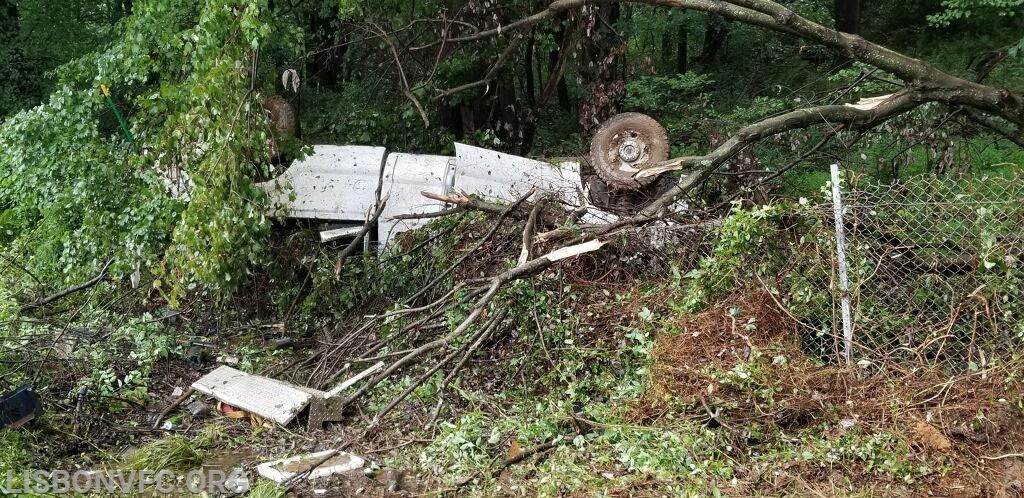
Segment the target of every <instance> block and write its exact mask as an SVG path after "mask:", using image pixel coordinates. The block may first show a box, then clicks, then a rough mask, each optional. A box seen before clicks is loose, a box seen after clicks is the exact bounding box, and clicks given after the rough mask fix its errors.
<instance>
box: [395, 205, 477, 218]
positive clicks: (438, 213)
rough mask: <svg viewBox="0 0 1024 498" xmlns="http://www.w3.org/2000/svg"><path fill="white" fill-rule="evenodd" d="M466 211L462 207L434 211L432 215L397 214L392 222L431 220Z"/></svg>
mask: <svg viewBox="0 0 1024 498" xmlns="http://www.w3.org/2000/svg"><path fill="white" fill-rule="evenodd" d="M462 211H464V209H462V206H456V207H453V208H451V209H442V210H440V211H434V212H432V213H410V214H396V215H394V216H392V217H391V219H392V220H425V219H429V218H443V217H445V216H449V215H452V214H456V213H461V212H462Z"/></svg>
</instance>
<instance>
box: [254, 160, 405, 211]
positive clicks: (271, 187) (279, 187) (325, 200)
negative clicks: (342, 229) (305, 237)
mask: <svg viewBox="0 0 1024 498" xmlns="http://www.w3.org/2000/svg"><path fill="white" fill-rule="evenodd" d="M385 152H386V151H385V149H384V147H363V146H354V145H347V146H339V145H314V146H313V152H312V153H311V154H309V155H308V156H306V157H305V158H304V159H301V160H297V161H295V162H293V163H292V165H291V166H289V167H288V169H287V170H286V171H285V172H284V173H283V174H281V176H279V177H277V178H275V179H273V180H269V181H266V182H263V183H260V184H259V186H260V187H261V188H263V189H264V190H266V191H267V193H269V194H270V198H271V201H272V205H273V206H274V207H275V210H279V209H283V210H284V212H285V213H286V214H287V215H288V216H289V217H291V218H315V219H325V220H363V219H365V218H366V213H367V211H369V209H370V206H372V205H373V203H374V202H375V200H376V197H375V195H374V194H375V192H376V190H377V183H378V179H379V178H380V169H381V167H382V166H383V163H384V157H385ZM292 195H294V196H295V199H294V200H292V199H291V196H292ZM274 214H276V213H274Z"/></svg>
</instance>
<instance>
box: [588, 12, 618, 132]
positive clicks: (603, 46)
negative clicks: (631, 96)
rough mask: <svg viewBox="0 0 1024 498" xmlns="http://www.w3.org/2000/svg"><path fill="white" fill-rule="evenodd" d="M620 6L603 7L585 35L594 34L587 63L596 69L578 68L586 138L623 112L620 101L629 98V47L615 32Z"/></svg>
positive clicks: (589, 45)
mask: <svg viewBox="0 0 1024 498" xmlns="http://www.w3.org/2000/svg"><path fill="white" fill-rule="evenodd" d="M620 14H621V11H620V5H619V4H618V3H612V4H608V5H601V6H600V7H599V8H598V9H595V10H594V11H593V14H592V16H591V17H589V18H586V19H585V22H586V23H587V25H586V29H585V30H584V32H589V33H592V36H591V37H589V38H585V42H584V45H583V47H584V49H583V55H582V57H583V60H586V61H594V63H593V65H592V66H588V67H582V65H581V66H580V67H578V68H577V69H578V70H579V71H580V73H581V76H582V79H583V82H584V84H585V85H586V86H587V91H586V98H585V99H584V100H583V102H582V103H581V104H580V108H579V113H578V116H579V123H580V131H581V132H582V134H583V136H585V137H589V136H590V134H591V132H592V131H593V130H594V129H596V128H597V125H599V124H601V123H602V122H604V121H605V120H606V119H608V118H610V117H612V116H614V115H615V114H617V113H618V112H619V101H620V100H621V99H622V97H623V96H624V95H625V86H626V85H625V82H624V81H623V78H622V71H621V70H620V66H621V65H622V64H621V63H622V59H623V56H624V54H625V48H626V47H625V43H624V42H623V41H622V40H621V39H620V38H619V36H618V33H616V32H615V29H614V26H615V24H616V23H617V22H618V20H619V17H620Z"/></svg>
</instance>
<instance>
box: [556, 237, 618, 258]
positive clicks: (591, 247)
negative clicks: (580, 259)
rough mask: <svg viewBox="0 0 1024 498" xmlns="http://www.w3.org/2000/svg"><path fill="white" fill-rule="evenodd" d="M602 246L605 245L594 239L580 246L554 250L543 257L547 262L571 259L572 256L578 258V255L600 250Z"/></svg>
mask: <svg viewBox="0 0 1024 498" xmlns="http://www.w3.org/2000/svg"><path fill="white" fill-rule="evenodd" d="M603 245H605V243H604V242H601V241H600V240H597V239H594V240H590V241H587V242H584V243H582V244H576V245H574V246H568V247H562V248H559V249H555V250H554V251H551V252H549V253H547V254H545V255H544V256H543V257H545V258H547V259H548V260H549V261H558V260H561V259H565V258H571V257H573V256H579V255H580V254H584V253H588V252H593V251H596V250H598V249H600V248H601V246H603Z"/></svg>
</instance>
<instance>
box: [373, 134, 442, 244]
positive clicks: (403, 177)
mask: <svg viewBox="0 0 1024 498" xmlns="http://www.w3.org/2000/svg"><path fill="white" fill-rule="evenodd" d="M454 163H455V159H454V158H451V157H445V156H428V155H422V154H399V153H392V154H388V158H387V162H386V163H385V165H384V187H383V192H386V193H388V194H389V195H390V197H389V198H388V203H387V205H385V206H384V212H383V213H382V214H381V217H380V221H378V223H377V240H378V241H380V245H381V247H383V246H384V245H386V244H387V243H388V242H389V241H390V240H391V238H392V237H394V236H395V235H398V234H400V233H402V232H405V231H408V230H412V229H414V228H419V227H421V226H423V225H426V224H427V222H429V221H430V220H429V219H413V220H395V219H392V218H393V217H394V216H396V215H400V214H424V213H436V212H438V211H441V210H443V209H444V208H445V205H444V203H442V202H440V201H435V200H433V199H428V198H426V197H423V196H422V195H421V194H420V192H423V191H427V192H433V193H435V194H444V193H447V192H448V191H450V189H451V186H452V182H453V181H454V171H455V170H454V168H455V165H454Z"/></svg>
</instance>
